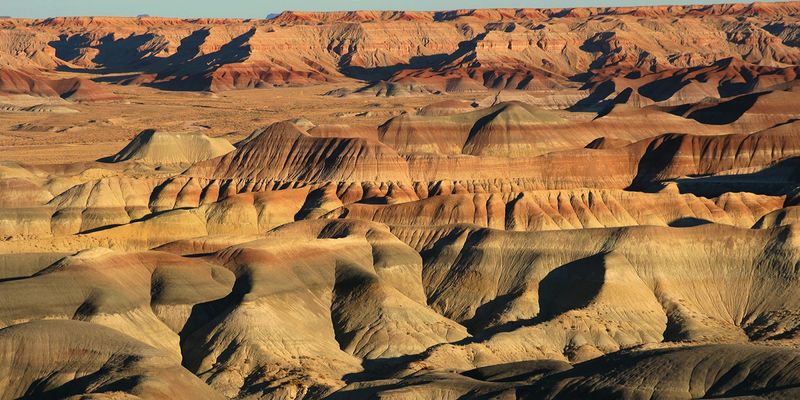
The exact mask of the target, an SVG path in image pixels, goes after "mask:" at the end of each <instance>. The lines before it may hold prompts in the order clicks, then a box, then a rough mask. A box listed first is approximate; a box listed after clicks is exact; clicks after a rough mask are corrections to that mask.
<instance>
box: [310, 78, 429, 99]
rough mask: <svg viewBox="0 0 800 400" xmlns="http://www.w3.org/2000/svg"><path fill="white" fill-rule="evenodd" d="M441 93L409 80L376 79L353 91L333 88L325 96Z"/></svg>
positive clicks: (388, 95)
mask: <svg viewBox="0 0 800 400" xmlns="http://www.w3.org/2000/svg"><path fill="white" fill-rule="evenodd" d="M436 94H441V91H440V90H438V89H435V88H432V87H429V86H425V85H422V84H416V83H411V82H407V83H406V82H387V81H378V82H375V83H371V84H369V85H367V86H364V87H361V88H358V89H356V90H354V91H352V92H351V91H347V90H345V91H342V90H333V91H331V92H327V93H325V95H326V96H335V97H345V96H350V95H359V96H374V97H404V96H422V95H436Z"/></svg>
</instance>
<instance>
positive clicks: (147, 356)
mask: <svg viewBox="0 0 800 400" xmlns="http://www.w3.org/2000/svg"><path fill="white" fill-rule="evenodd" d="M76 354H80V355H81V356H80V357H75V355H76ZM0 359H2V361H0V370H1V371H2V372H3V376H4V377H5V378H6V379H5V381H4V383H3V384H2V391H3V398H7V399H12V398H18V397H40V398H41V397H48V398H71V396H76V397H86V396H91V397H92V398H172V399H196V398H204V399H222V398H224V397H223V396H221V395H219V394H218V393H216V392H214V391H213V390H211V389H210V388H209V387H208V386H207V385H206V384H204V383H203V382H202V381H200V380H199V379H197V377H195V376H193V375H192V374H191V373H189V372H188V371H186V370H185V369H183V368H182V367H181V365H180V362H179V360H176V359H174V358H171V357H168V356H165V355H164V354H163V353H161V352H160V351H158V350H157V349H156V348H153V347H151V346H148V345H146V344H144V343H142V342H140V341H138V340H136V339H134V338H132V337H130V336H128V335H126V334H124V333H121V332H119V331H117V330H115V329H110V328H106V327H102V326H99V325H97V324H92V323H87V322H78V321H36V322H29V323H25V324H19V325H15V326H12V327H9V328H5V329H2V330H0Z"/></svg>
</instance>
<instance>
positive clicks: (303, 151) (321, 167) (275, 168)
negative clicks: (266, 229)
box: [186, 122, 410, 182]
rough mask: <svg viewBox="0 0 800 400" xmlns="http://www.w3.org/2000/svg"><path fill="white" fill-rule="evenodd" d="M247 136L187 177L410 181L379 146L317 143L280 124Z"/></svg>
mask: <svg viewBox="0 0 800 400" xmlns="http://www.w3.org/2000/svg"><path fill="white" fill-rule="evenodd" d="M251 136H252V139H251V140H249V141H247V142H246V143H244V144H243V145H242V146H241V147H239V148H238V149H236V151H234V152H231V153H229V154H228V155H225V156H221V157H217V158H214V159H211V160H207V161H204V162H200V163H198V164H196V165H195V166H193V167H192V168H190V169H189V170H188V171H186V174H187V175H189V176H200V177H207V178H249V179H267V180H278V181H308V182H320V181H321V182H325V181H350V182H353V181H355V182H361V181H373V182H374V181H378V182H381V181H401V182H407V181H409V180H410V178H409V176H408V167H407V165H406V163H405V160H403V159H402V158H401V157H400V156H399V155H397V153H396V152H395V151H394V150H392V149H391V148H389V147H387V146H385V145H383V144H381V143H378V142H373V141H370V140H367V139H361V138H317V137H313V136H310V135H309V134H307V133H305V132H303V131H301V130H299V129H297V127H296V126H295V125H294V124H291V123H285V122H279V123H275V124H273V125H270V126H269V127H266V128H263V129H261V130H260V131H258V132H256V133H254V135H251Z"/></svg>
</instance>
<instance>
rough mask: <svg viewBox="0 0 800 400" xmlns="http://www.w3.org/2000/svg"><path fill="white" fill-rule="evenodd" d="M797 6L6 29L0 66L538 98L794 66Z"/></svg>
mask: <svg viewBox="0 0 800 400" xmlns="http://www.w3.org/2000/svg"><path fill="white" fill-rule="evenodd" d="M798 18H800V3H794V2H790V3H775V4H773V3H768V4H755V5H752V4H751V5H743V4H732V5H713V6H670V7H639V8H580V9H485V10H455V11H447V12H402V11H394V12H372V11H357V12H341V13H339V12H332V13H304V12H284V13H282V14H280V15H278V16H277V17H275V18H273V19H270V20H225V19H194V20H182V19H169V18H150V17H146V18H110V17H62V18H51V19H46V20H18V19H9V20H4V21H3V22H2V28H3V29H0V65H1V66H4V67H6V68H16V69H29V68H34V69H53V68H62V69H63V68H80V69H89V70H93V71H114V72H129V73H132V75H131V74H128V75H126V78H124V82H126V83H151V84H155V85H161V86H164V87H168V88H177V89H203V90H209V89H211V90H228V89H237V88H252V87H261V86H265V85H306V84H313V83H319V82H326V81H332V80H338V79H343V78H347V77H350V78H357V79H365V80H369V81H375V80H379V79H388V80H394V81H404V80H424V81H427V82H428V83H429V84H432V85H438V86H440V87H441V88H442V89H443V90H449V91H458V90H465V88H474V87H476V86H477V87H480V86H485V87H490V88H511V89H542V88H553V87H560V86H564V85H570V84H571V80H572V81H574V80H576V79H577V80H585V79H588V78H591V77H592V76H597V75H600V76H607V75H608V74H609V73H610V71H613V72H614V73H616V72H618V71H628V72H631V71H638V72H639V73H652V72H660V71H665V70H670V69H675V68H689V67H695V66H701V65H707V64H711V63H714V62H716V61H719V60H723V59H727V58H733V59H735V60H741V61H744V62H747V63H754V64H759V65H763V66H772V67H784V66H788V65H796V64H798V63H800V50H798V49H797V48H796V47H795V46H796V44H797V42H798V37H799V36H800V33H798Z"/></svg>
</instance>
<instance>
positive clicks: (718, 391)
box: [521, 345, 800, 399]
mask: <svg viewBox="0 0 800 400" xmlns="http://www.w3.org/2000/svg"><path fill="white" fill-rule="evenodd" d="M797 357H798V354H797V353H796V352H795V351H794V350H789V349H777V348H773V347H765V346H747V345H710V346H699V347H685V348H679V349H674V350H655V351H643V352H633V353H627V354H620V355H616V356H614V357H608V358H607V359H603V360H597V361H590V362H586V363H583V364H581V365H578V366H576V367H575V368H573V369H572V370H570V371H567V372H562V373H559V374H556V375H554V376H552V377H549V378H547V379H546V383H545V382H542V383H541V384H539V385H537V386H538V387H537V388H536V389H533V390H525V391H523V393H522V394H521V395H522V396H523V397H524V396H533V397H540V398H545V399H571V398H575V397H586V396H588V397H590V398H595V397H614V398H623V399H634V398H641V397H651V398H652V397H672V398H685V399H688V398H702V397H749V396H754V397H764V396H766V397H775V398H791V397H794V396H796V395H797V394H798V388H797V383H798V380H800V371H799V370H798V362H797ZM688 371H692V373H691V374H690V373H688ZM631 374H635V375H636V376H637V377H638V378H637V380H636V382H635V383H632V382H630V380H629V378H630V376H631ZM698 376H703V379H695V377H698Z"/></svg>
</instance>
